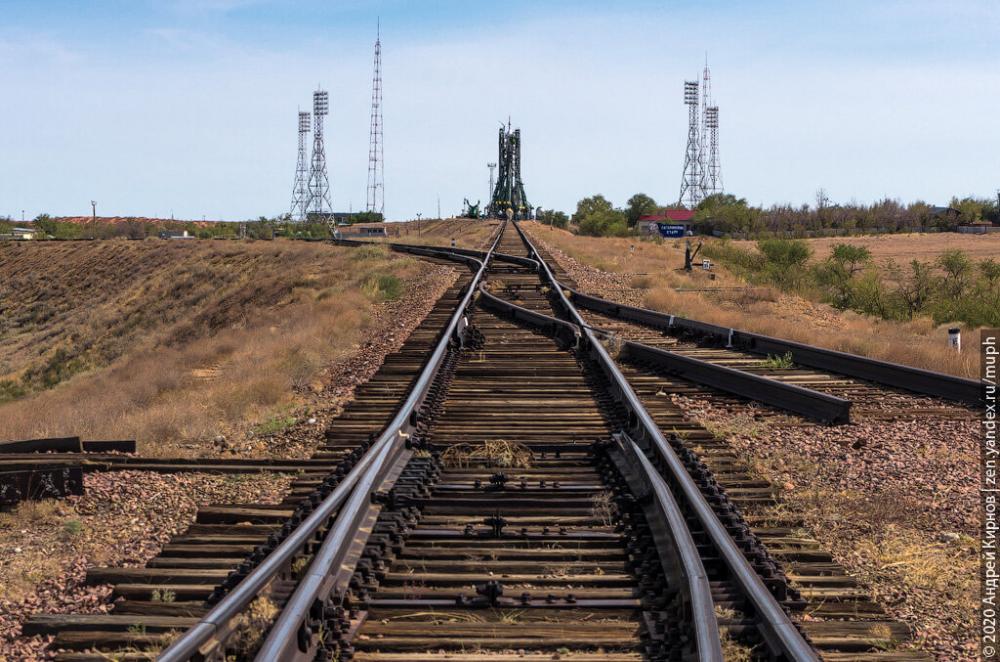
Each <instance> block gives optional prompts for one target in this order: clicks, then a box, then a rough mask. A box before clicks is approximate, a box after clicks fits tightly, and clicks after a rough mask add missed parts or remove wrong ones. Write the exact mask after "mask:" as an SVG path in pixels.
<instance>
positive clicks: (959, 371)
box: [526, 223, 979, 378]
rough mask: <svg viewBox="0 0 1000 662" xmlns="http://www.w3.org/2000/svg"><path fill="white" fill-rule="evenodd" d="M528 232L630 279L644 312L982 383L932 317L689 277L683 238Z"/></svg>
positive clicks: (968, 354)
mask: <svg viewBox="0 0 1000 662" xmlns="http://www.w3.org/2000/svg"><path fill="white" fill-rule="evenodd" d="M526 226H527V228H528V229H529V231H530V232H531V233H532V235H533V236H536V237H538V238H540V239H541V240H542V241H544V242H546V243H547V244H548V245H550V246H553V247H555V248H558V249H559V250H561V251H563V252H565V253H566V254H567V255H569V256H570V257H572V258H574V259H575V260H577V261H578V262H580V263H582V264H584V265H587V266H590V267H594V268H597V269H600V270H602V271H608V272H611V273H616V274H621V275H622V277H623V278H628V279H629V281H630V284H631V286H632V287H637V288H638V291H639V292H641V301H639V303H640V304H641V305H643V306H645V307H647V308H651V309H653V310H658V311H662V312H667V313H671V314H674V315H679V316H683V317H689V318H693V319H698V320H703V321H706V322H712V323H714V324H719V325H722V326H729V327H733V328H737V329H744V330H747V331H753V332H757V333H764V334H768V335H773V336H777V337H780V338H786V339H789V340H796V341H800V342H806V343H810V344H813V345H818V346H820V347H827V348H829V349H834V350H839V351H844V352H851V353H855V354H861V355H864V356H871V357H873V358H878V359H884V360H888V361H894V362H897V363H903V364H906V365H911V366H915V367H918V368H925V369H929V370H936V371H940V372H945V373H950V374H954V375H960V376H963V377H971V378H976V377H978V371H979V365H978V356H977V355H976V353H975V351H974V349H975V348H974V346H971V345H970V346H969V347H968V348H967V351H963V353H961V354H958V353H956V352H954V351H953V350H951V349H950V348H948V347H947V346H946V338H947V334H946V332H945V330H944V328H942V327H938V326H936V325H935V324H934V323H933V322H932V321H931V320H929V319H918V320H915V321H912V322H892V321H885V320H879V319H874V318H870V317H866V316H863V315H859V314H857V313H854V312H851V311H838V310H836V309H834V308H832V307H830V306H827V305H824V304H817V303H814V302H811V301H807V300H806V299H803V298H801V297H798V296H794V295H789V294H783V293H780V292H777V291H775V290H773V289H771V288H766V287H765V288H760V287H750V286H749V285H748V284H747V283H746V282H744V281H743V280H741V279H740V278H738V277H737V276H735V275H733V274H731V273H729V272H728V271H727V270H726V269H725V268H723V267H720V266H718V265H715V266H714V267H713V273H714V274H715V278H714V280H713V279H710V275H709V274H708V273H707V272H704V271H701V270H700V269H696V270H695V271H694V272H693V273H691V274H687V273H684V271H683V269H682V267H683V265H684V240H680V239H677V240H670V239H667V240H663V241H652V240H639V239H636V238H605V237H601V238H595V237H584V236H579V235H574V234H571V233H569V232H567V231H565V230H559V229H553V228H548V227H545V226H542V225H539V224H538V223H528V224H526ZM698 240H699V239H698V238H694V241H695V242H697V241H698ZM817 241H818V240H817ZM632 247H634V251H633V250H631V248H632ZM636 279H641V280H640V286H636V285H635V284H634V283H635V281H636ZM595 293H596V294H601V293H600V292H595Z"/></svg>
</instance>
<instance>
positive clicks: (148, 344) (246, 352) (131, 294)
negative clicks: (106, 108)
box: [0, 239, 448, 455]
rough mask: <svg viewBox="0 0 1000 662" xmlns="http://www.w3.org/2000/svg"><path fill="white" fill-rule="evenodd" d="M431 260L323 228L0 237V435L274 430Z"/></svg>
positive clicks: (158, 446) (164, 446)
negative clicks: (313, 239) (214, 237)
mask: <svg viewBox="0 0 1000 662" xmlns="http://www.w3.org/2000/svg"><path fill="white" fill-rule="evenodd" d="M447 271H448V270H447V269H442V268H440V267H436V266H432V265H428V264H426V263H422V262H419V261H417V260H414V259H412V258H408V257H402V256H400V255H398V254H392V253H390V252H388V251H387V250H386V249H384V248H382V247H377V248H375V247H373V248H370V249H369V248H363V249H356V248H341V247H335V246H331V245H329V244H325V243H322V244H321V243H303V242H289V241H274V242H225V241H180V242H178V241H162V240H156V239H150V240H146V241H138V242H132V241H124V240H111V241H102V242H49V243H27V242H25V243H17V244H5V245H3V246H2V247H0V283H2V285H0V287H2V288H3V290H4V293H3V301H4V312H3V318H2V319H3V321H2V324H0V384H2V385H4V390H3V391H0V393H3V394H4V399H6V400H7V402H6V403H4V404H0V421H3V423H2V424H0V439H10V438H24V437H32V436H57V435H82V436H85V437H88V438H129V439H133V438H134V439H137V440H138V441H139V444H140V451H141V452H143V453H155V454H168V455H169V454H200V453H203V452H205V451H206V450H207V449H206V444H209V445H210V443H211V442H212V440H214V439H215V438H217V437H219V436H225V437H227V438H228V437H232V436H233V435H245V434H246V433H248V432H252V431H253V430H255V429H256V430H257V431H258V432H264V433H266V432H273V431H276V430H278V429H280V428H282V427H285V426H286V425H288V424H290V423H291V422H294V418H295V415H296V413H299V412H297V411H296V409H297V408H300V407H301V406H302V405H304V404H306V403H308V400H309V395H310V394H315V393H319V392H321V391H323V389H324V388H325V387H326V383H325V380H327V379H328V378H329V376H330V372H329V367H330V366H331V365H332V364H335V363H336V362H338V361H340V360H342V359H346V358H348V357H350V356H351V355H352V354H355V353H356V352H357V351H358V348H359V346H360V344H361V343H363V342H364V341H365V340H366V339H367V337H368V335H369V334H372V333H373V332H374V331H375V329H376V328H378V327H382V326H384V324H383V323H382V322H383V321H384V320H380V315H381V314H384V313H380V308H382V307H384V306H386V305H390V304H391V303H392V302H393V301H396V300H399V299H400V298H401V297H404V296H405V294H406V292H407V291H408V290H409V289H410V288H416V289H418V290H419V289H422V288H424V287H429V288H430V289H432V290H433V289H434V288H435V287H436V286H441V285H443V282H444V281H443V280H442V279H443V278H445V276H444V273H445V272H447ZM383 332H386V331H385V330H384V329H383Z"/></svg>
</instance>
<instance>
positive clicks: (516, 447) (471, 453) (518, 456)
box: [441, 439, 534, 469]
mask: <svg viewBox="0 0 1000 662" xmlns="http://www.w3.org/2000/svg"><path fill="white" fill-rule="evenodd" d="M533 459H534V454H533V453H532V452H531V449H529V448H528V447H527V446H525V445H523V444H519V443H517V442H516V441H507V440H505V439H489V440H487V441H484V442H483V443H481V444H455V445H454V446H449V447H448V448H447V449H446V450H445V451H444V453H442V454H441V462H442V463H443V464H444V466H446V467H459V468H463V467H470V466H474V465H476V464H480V463H481V464H483V465H484V466H487V467H505V468H506V467H517V468H522V469H523V468H526V467H530V466H531V462H532V460H533Z"/></svg>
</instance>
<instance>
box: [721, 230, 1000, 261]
mask: <svg viewBox="0 0 1000 662" xmlns="http://www.w3.org/2000/svg"><path fill="white" fill-rule="evenodd" d="M805 241H806V242H808V243H809V246H810V247H812V249H813V260H825V259H826V258H827V257H829V255H830V251H831V250H832V249H833V247H834V246H835V245H836V244H852V245H855V246H864V247H865V248H867V249H868V250H869V251H871V254H872V259H873V260H874V261H875V263H876V264H879V265H885V264H886V263H887V262H888V261H889V260H893V261H895V262H896V264H899V265H905V264H909V262H910V260H921V261H924V262H931V263H933V262H934V261H935V260H936V259H937V257H938V256H939V255H940V254H941V253H943V252H944V251H947V250H954V249H956V248H957V249H961V250H962V251H965V252H966V253H967V254H968V255H969V256H971V257H972V258H974V259H976V260H983V259H986V258H988V257H994V258H995V257H996V256H997V255H1000V233H998V232H993V233H991V234H986V235H973V234H958V233H956V232H936V233H933V234H881V235H870V236H863V237H822V238H819V239H806V240H805ZM733 243H734V245H737V246H742V247H743V248H749V249H753V250H756V248H757V243H756V242H754V241H735V242H733Z"/></svg>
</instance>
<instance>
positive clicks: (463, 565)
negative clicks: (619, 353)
mask: <svg viewBox="0 0 1000 662" xmlns="http://www.w3.org/2000/svg"><path fill="white" fill-rule="evenodd" d="M400 249H406V250H408V251H409V252H412V253H415V254H418V255H422V256H424V257H427V258H428V259H434V260H441V259H449V260H462V261H464V262H465V263H466V264H467V265H468V266H469V267H470V273H468V274H463V275H462V276H461V277H460V279H459V280H458V282H456V284H455V286H453V287H452V288H451V289H450V290H449V291H448V292H447V293H446V294H445V295H444V296H443V297H442V298H441V300H439V301H438V302H437V304H436V305H435V307H434V309H433V311H432V313H431V314H430V315H429V316H428V318H427V319H426V320H424V322H423V323H422V324H421V325H420V327H418V329H417V330H416V331H415V332H414V333H413V334H412V335H411V337H410V338H409V339H408V340H407V341H406V343H405V344H404V346H403V349H402V350H400V352H398V353H396V354H394V355H391V356H390V357H389V358H388V359H387V360H386V363H385V364H384V365H383V366H382V369H380V371H379V373H378V374H377V375H376V376H375V377H374V378H373V379H372V380H371V381H369V382H368V383H367V384H365V385H364V386H362V387H361V388H359V390H358V393H357V396H356V398H355V400H354V402H352V404H351V405H349V406H348V408H347V410H346V411H345V412H344V415H342V416H341V417H340V418H339V419H337V420H336V421H334V422H333V423H332V424H331V426H330V429H329V430H328V431H327V439H328V445H327V446H326V447H325V448H323V449H321V450H320V451H319V452H318V453H317V454H316V456H314V458H313V459H314V460H316V461H324V462H329V463H330V468H331V471H327V472H322V471H317V472H315V473H307V474H302V475H300V476H299V477H298V478H297V480H296V482H295V483H294V485H293V489H292V491H291V492H290V493H289V495H288V496H287V497H286V499H285V501H284V502H283V503H282V504H280V505H279V506H275V507H263V508H262V507H260V506H259V505H255V504H247V505H246V506H245V507H242V508H241V507H233V506H228V507H225V508H215V509H213V508H207V509H203V512H200V513H199V515H198V521H197V522H196V523H195V524H194V525H192V527H191V528H190V529H189V530H188V531H186V532H185V533H184V534H182V535H181V536H179V537H177V538H175V539H174V540H172V541H171V543H170V544H168V545H166V546H165V547H164V549H163V551H162V552H161V554H160V555H159V556H158V557H157V558H156V559H153V561H151V562H150V563H149V564H147V567H146V568H135V569H94V570H93V571H92V573H91V574H90V575H88V581H92V582H93V583H111V584H112V585H113V586H114V596H115V597H116V598H117V601H116V602H115V603H114V608H113V610H112V612H111V613H110V614H107V615H97V616H88V615H45V616H38V617H35V618H33V619H31V620H30V621H29V622H28V623H26V624H25V628H24V631H25V633H26V634H41V635H53V636H54V640H53V643H52V645H51V649H52V650H54V651H57V652H56V654H55V657H56V659H61V660H73V661H82V660H106V659H108V657H109V655H113V656H115V657H114V658H112V659H127V660H141V659H151V658H154V657H156V656H157V655H159V654H162V659H165V660H180V659H224V658H226V657H231V658H232V659H260V660H272V659H289V660H296V659H302V660H306V659H338V660H348V659H354V660H366V661H374V660H382V661H385V662H402V661H404V660H405V661H410V660H468V661H470V662H471V661H473V660H477V661H478V660H484V661H486V660H508V659H509V660H515V659H517V660H521V659H529V660H530V659H553V658H557V659H564V660H579V661H589V660H612V661H615V660H620V661H625V660H638V659H650V660H673V659H678V660H680V659H700V660H706V661H707V660H720V659H722V655H723V653H722V647H723V644H725V646H726V648H727V650H726V655H727V656H735V655H745V656H748V657H747V658H746V659H787V660H812V659H817V658H818V657H820V656H822V657H823V658H824V659H833V660H887V661H888V660H897V661H902V660H923V659H927V658H926V657H925V656H922V655H920V654H915V653H911V652H907V651H901V650H895V648H896V647H897V646H898V645H899V644H901V643H903V642H905V641H906V640H907V638H908V636H909V633H908V632H907V631H906V628H905V626H902V625H901V624H898V623H895V622H892V621H891V620H890V619H887V618H886V617H885V616H884V614H883V613H882V612H881V610H880V609H879V608H878V606H877V605H875V604H874V603H872V602H871V601H870V600H869V599H868V598H867V596H865V595H864V594H863V593H862V592H861V591H859V590H857V588H856V586H854V585H853V581H852V580H851V579H850V577H848V576H847V575H846V573H844V572H843V570H842V569H841V568H839V566H837V565H836V564H835V563H833V561H832V558H830V556H829V554H826V553H825V552H823V550H822V549H820V548H819V546H818V544H816V543H815V541H810V540H808V539H805V538H804V537H802V536H801V535H800V534H799V533H798V531H797V529H798V527H799V526H800V525H801V523H797V522H795V521H794V518H792V517H788V518H786V519H784V520H781V521H776V520H775V519H774V518H770V519H763V518H757V517H756V515H755V514H754V513H755V512H756V511H757V509H758V507H759V506H761V505H762V504H765V503H767V502H768V499H772V500H773V490H772V489H771V487H770V486H769V485H767V484H763V483H761V481H757V480H755V479H753V478H752V477H751V476H750V474H749V472H748V471H746V468H745V467H741V466H740V465H739V462H738V461H737V460H736V459H735V457H733V456H732V455H731V454H727V452H726V450H725V448H723V447H722V445H721V444H720V443H719V442H717V441H716V440H714V438H712V437H711V435H709V434H708V433H707V431H704V430H703V429H701V428H699V427H698V426H696V425H694V424H692V423H690V422H688V421H687V420H686V419H685V417H684V415H683V412H682V411H680V410H678V409H677V408H676V407H673V406H668V405H669V400H668V399H666V398H662V397H658V396H657V394H656V393H655V392H654V393H653V394H652V395H650V393H649V388H648V386H649V384H647V383H645V382H643V378H644V377H648V375H641V374H639V373H636V372H631V371H630V370H629V369H628V368H626V370H625V371H624V373H622V372H621V371H619V370H618V368H617V366H616V365H615V363H614V362H613V361H611V359H610V357H609V356H608V354H607V352H606V350H604V348H603V347H602V346H601V344H600V342H598V341H597V339H596V337H595V336H594V334H593V333H592V331H590V330H589V329H588V328H587V327H588V326H590V325H589V324H588V323H586V322H584V320H583V318H580V317H579V313H578V312H577V311H576V309H575V308H574V307H573V306H572V305H571V304H570V303H569V301H568V299H567V298H566V297H565V295H564V294H563V293H562V291H561V290H560V288H559V287H557V285H556V281H555V280H554V279H555V276H553V274H552V273H551V272H550V271H549V269H548V266H547V265H546V264H541V265H538V264H537V263H534V262H532V260H533V259H534V258H538V257H540V256H539V254H538V252H537V251H536V250H535V249H534V247H533V246H531V245H530V243H529V242H528V240H527V239H526V238H525V237H523V236H522V235H521V234H520V230H519V229H518V228H517V227H515V226H510V227H506V228H501V230H500V235H499V236H498V237H497V240H496V241H495V243H494V246H493V248H492V249H491V251H489V252H487V253H478V252H476V251H447V250H445V249H430V248H418V247H409V248H406V247H400ZM477 253H478V255H479V257H477V256H476V255H477ZM462 254H464V255H462ZM541 257H544V255H542V256H541ZM483 258H485V259H483ZM539 272H541V273H539ZM563 278H565V276H563ZM473 296H478V297H479V300H478V304H477V305H476V304H474V303H473ZM629 382H633V384H634V386H631V385H630V384H629ZM688 386H690V385H688ZM661 430H662V431H671V432H668V433H667V434H666V435H664V433H663V432H661ZM334 467H335V468H334ZM165 595H169V596H170V599H169V600H167V599H164V596H165ZM803 613H808V614H809V615H808V617H806V618H804V619H803V618H802V614H803ZM790 615H791V616H790ZM181 632H183V634H182V635H181V636H178V635H180V633H181ZM164 646H167V648H166V650H165V651H162V652H161V648H163V647H164ZM740 659H744V658H740Z"/></svg>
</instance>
